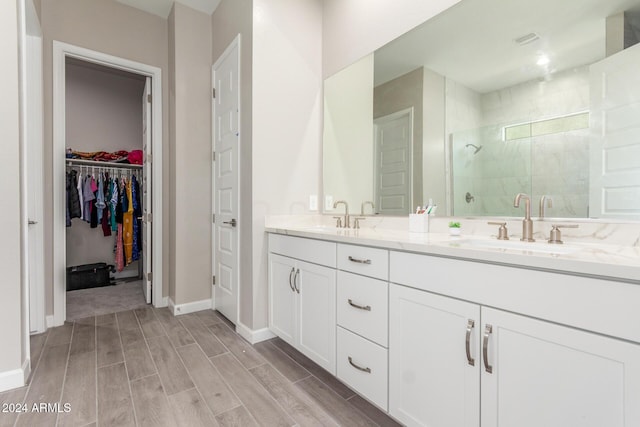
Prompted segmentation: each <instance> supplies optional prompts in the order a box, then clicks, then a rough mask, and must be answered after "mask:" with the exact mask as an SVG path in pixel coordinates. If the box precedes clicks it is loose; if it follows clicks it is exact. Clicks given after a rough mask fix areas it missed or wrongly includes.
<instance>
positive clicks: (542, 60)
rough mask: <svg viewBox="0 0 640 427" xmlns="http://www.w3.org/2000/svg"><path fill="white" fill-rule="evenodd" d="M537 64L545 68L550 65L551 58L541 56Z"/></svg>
mask: <svg viewBox="0 0 640 427" xmlns="http://www.w3.org/2000/svg"><path fill="white" fill-rule="evenodd" d="M536 64H538V65H539V66H541V67H544V66H545V65H549V57H548V56H547V55H540V56H539V57H538V61H537V62H536Z"/></svg>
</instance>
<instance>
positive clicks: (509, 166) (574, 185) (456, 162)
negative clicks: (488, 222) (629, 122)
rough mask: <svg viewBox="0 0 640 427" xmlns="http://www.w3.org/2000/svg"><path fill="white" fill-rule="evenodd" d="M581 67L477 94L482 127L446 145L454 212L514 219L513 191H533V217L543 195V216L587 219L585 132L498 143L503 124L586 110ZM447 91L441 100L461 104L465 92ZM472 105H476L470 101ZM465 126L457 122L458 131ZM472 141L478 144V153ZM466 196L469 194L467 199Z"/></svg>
mask: <svg viewBox="0 0 640 427" xmlns="http://www.w3.org/2000/svg"><path fill="white" fill-rule="evenodd" d="M588 80H589V69H588V67H587V66H585V67H581V68H578V69H574V70H569V71H565V72H562V73H558V74H557V75H553V78H552V79H550V80H542V81H538V80H536V81H529V82H525V83H522V84H520V85H516V86H513V87H510V88H506V89H501V90H498V91H494V92H489V93H486V94H482V95H480V111H479V112H478V113H477V114H476V117H480V123H481V127H480V128H474V129H471V130H466V131H460V132H455V129H453V130H454V134H453V141H452V147H451V150H452V152H451V154H452V159H453V161H452V164H453V207H454V212H453V213H454V214H455V215H500V216H519V215H521V214H522V208H519V209H517V208H514V207H513V199H514V196H515V195H516V194H517V193H519V192H524V193H527V194H531V195H532V203H533V205H534V207H535V209H534V216H535V215H537V206H538V201H539V199H540V197H541V196H542V195H548V196H551V197H552V198H553V202H554V203H553V207H552V208H551V209H548V211H547V216H552V217H568V218H570V217H586V216H588V196H589V130H588V129H580V130H574V131H569V132H564V133H556V134H550V135H543V136H536V137H533V138H523V139H518V140H512V141H504V140H503V137H502V129H503V127H504V126H505V125H513V124H518V123H526V122H531V121H538V120H544V119H549V118H553V117H557V116H563V115H567V114H571V113H576V112H580V111H586V110H588V109H589V84H588V83H589V81H588ZM455 86H456V84H455V82H452V83H449V84H448V86H447V88H448V90H447V104H448V105H453V106H455V105H458V104H463V105H465V106H467V107H468V106H469V103H468V102H466V99H467V98H468V94H467V96H465V99H462V100H459V99H456V98H455V97H456V95H457V94H461V93H465V92H464V91H461V90H449V89H450V88H455ZM476 105H478V104H477V103H476ZM463 125H464V124H461V123H456V126H459V127H460V128H462V126H463ZM467 144H474V145H476V146H478V147H482V148H481V149H480V150H479V151H478V152H477V153H475V148H473V147H466V145H467ZM467 192H468V193H469V194H470V195H471V196H472V197H473V199H472V200H471V201H470V202H468V203H467V201H466V199H465V196H466V193H467Z"/></svg>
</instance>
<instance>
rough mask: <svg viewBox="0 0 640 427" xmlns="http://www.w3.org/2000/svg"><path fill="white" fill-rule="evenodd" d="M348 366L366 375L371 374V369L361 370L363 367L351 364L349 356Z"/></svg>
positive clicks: (351, 360)
mask: <svg viewBox="0 0 640 427" xmlns="http://www.w3.org/2000/svg"><path fill="white" fill-rule="evenodd" d="M349 364H350V365H351V366H353V367H354V368H356V369H357V370H359V371H362V372H366V373H367V374H370V373H371V368H363V367H361V366H358V365H356V364H355V363H353V359H352V358H351V356H349Z"/></svg>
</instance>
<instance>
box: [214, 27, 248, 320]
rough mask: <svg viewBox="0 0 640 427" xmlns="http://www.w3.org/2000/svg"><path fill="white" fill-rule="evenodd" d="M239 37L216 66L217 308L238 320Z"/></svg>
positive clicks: (215, 230)
mask: <svg viewBox="0 0 640 427" xmlns="http://www.w3.org/2000/svg"><path fill="white" fill-rule="evenodd" d="M239 58H240V36H238V37H236V39H235V40H234V41H233V42H232V43H231V44H230V45H229V47H228V48H227V49H226V50H225V52H224V53H223V54H222V55H221V56H220V58H219V59H218V60H217V61H216V63H215V64H214V65H213V87H214V90H215V97H214V100H213V135H214V136H213V144H214V147H213V150H214V153H215V161H214V165H213V170H214V183H213V191H214V198H213V200H214V207H213V211H214V218H215V224H214V231H213V233H214V235H213V237H214V275H215V279H216V280H215V286H214V288H213V293H214V295H213V297H214V305H215V308H216V309H217V310H218V311H220V312H221V313H222V314H224V315H225V317H227V318H228V319H229V320H231V321H232V322H233V323H236V324H237V321H238V273H239V267H238V241H239V236H238V234H239V226H241V224H238V211H239V207H238V192H239V188H238V180H239V170H238V169H239V162H238V151H239V143H240V131H239V125H240V80H239V79H240V73H239V71H240V63H239Z"/></svg>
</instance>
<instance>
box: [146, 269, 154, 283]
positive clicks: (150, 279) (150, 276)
mask: <svg viewBox="0 0 640 427" xmlns="http://www.w3.org/2000/svg"><path fill="white" fill-rule="evenodd" d="M147 281H149V282H153V271H150V272H148V273H147Z"/></svg>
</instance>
